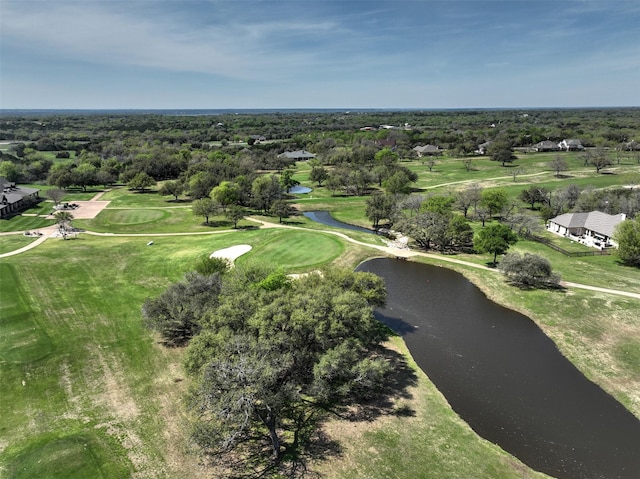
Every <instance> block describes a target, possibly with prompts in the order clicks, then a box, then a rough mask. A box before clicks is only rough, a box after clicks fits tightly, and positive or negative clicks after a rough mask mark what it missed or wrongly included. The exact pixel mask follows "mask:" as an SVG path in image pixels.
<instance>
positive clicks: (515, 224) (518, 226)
mask: <svg viewBox="0 0 640 479" xmlns="http://www.w3.org/2000/svg"><path fill="white" fill-rule="evenodd" d="M502 221H503V222H504V223H505V224H506V225H507V226H509V228H511V230H512V231H515V232H516V234H518V235H520V236H526V235H530V234H533V233H537V232H539V231H540V230H542V224H541V223H540V218H539V217H537V216H534V215H531V214H527V213H522V212H516V213H515V214H513V215H509V217H508V218H503V220H502Z"/></svg>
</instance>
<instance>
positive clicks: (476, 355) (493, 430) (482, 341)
mask: <svg viewBox="0 0 640 479" xmlns="http://www.w3.org/2000/svg"><path fill="white" fill-rule="evenodd" d="M358 270H359V271H370V272H373V273H375V274H377V275H379V276H381V277H382V278H384V280H385V282H386V285H387V293H388V297H387V307H386V308H384V309H380V310H378V311H377V313H376V314H377V317H378V318H379V319H380V320H381V321H383V322H384V323H385V324H387V325H388V326H389V327H391V328H392V329H393V330H394V331H396V332H398V333H399V334H401V335H402V336H403V339H404V341H405V342H406V344H407V346H408V348H409V350H410V351H411V355H412V356H413V358H414V359H415V361H416V363H417V364H418V365H419V366H420V368H421V369H422V370H424V371H425V373H426V374H427V375H428V376H429V378H430V379H431V380H432V381H433V383H434V384H435V385H436V387H437V388H438V389H439V390H440V391H441V392H442V393H443V394H444V396H445V397H446V398H447V400H448V401H449V403H450V404H451V406H452V408H453V409H454V410H455V411H456V412H457V413H458V414H459V415H460V416H461V417H462V418H463V419H464V420H465V421H466V422H467V423H468V424H469V425H470V426H471V427H472V428H473V429H474V430H475V431H476V432H477V433H478V434H479V435H481V436H482V437H484V438H486V439H488V440H490V441H492V442H494V443H497V444H498V445H500V446H501V447H502V448H503V449H505V450H506V451H508V452H510V453H511V454H513V455H514V456H516V457H518V458H519V459H520V460H522V461H523V462H524V463H526V464H527V465H529V466H530V467H532V468H533V469H536V470H539V471H542V472H544V473H546V474H549V475H551V476H554V477H557V478H561V479H565V478H567V479H596V478H597V479H613V478H625V479H626V478H628V479H638V478H640V421H638V419H636V418H635V416H633V415H632V414H631V413H630V412H628V411H627V410H626V409H625V408H624V407H623V406H622V405H621V404H620V403H618V402H617V401H616V400H615V399H614V398H612V397H611V396H610V395H608V394H607V393H605V392H604V391H603V390H602V389H601V388H600V387H598V386H597V385H596V384H594V383H592V382H590V381H589V380H587V379H586V378H585V377H584V376H583V375H582V373H580V372H579V371H578V370H577V369H576V368H575V367H574V366H573V365H572V364H571V362H569V361H568V360H567V359H565V358H564V357H563V356H562V355H561V354H560V352H559V351H558V349H557V348H556V346H555V344H554V343H553V341H551V340H550V339H549V338H548V337H547V336H546V335H545V334H544V333H543V332H542V331H541V330H540V329H539V328H538V327H537V326H536V324H535V323H534V322H533V321H531V320H530V319H529V318H527V317H526V316H523V315H521V314H519V313H517V312H514V311H512V310H509V309H506V308H504V307H502V306H500V305H498V304H496V303H493V302H492V301H490V300H489V299H488V298H487V297H486V296H485V295H484V294H483V293H482V292H481V291H480V290H479V289H478V288H477V287H476V286H474V285H473V284H472V283H471V282H470V281H468V280H467V279H466V278H465V277H464V276H462V275H461V274H459V273H457V272H455V271H451V270H448V269H445V268H439V267H435V266H429V265H424V264H420V263H414V262H410V261H401V260H394V259H375V260H371V261H367V262H365V263H363V264H362V265H360V266H359V267H358ZM576 314H578V313H576Z"/></svg>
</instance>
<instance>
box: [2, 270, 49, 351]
mask: <svg viewBox="0 0 640 479" xmlns="http://www.w3.org/2000/svg"><path fill="white" fill-rule="evenodd" d="M35 314H36V313H35V312H34V311H33V310H32V308H31V306H30V305H29V302H28V300H27V297H26V295H25V293H24V291H23V289H22V287H21V283H20V280H19V278H18V274H17V272H16V269H15V267H13V266H12V265H10V264H7V263H0V359H2V360H3V361H8V362H13V363H29V362H32V361H36V360H38V359H42V358H43V357H45V356H47V355H48V354H50V353H51V351H52V350H53V345H52V343H51V339H50V338H49V336H48V335H47V334H46V333H45V332H44V331H43V330H42V329H41V328H40V325H39V324H38V322H37V321H36V320H35V317H34V316H35Z"/></svg>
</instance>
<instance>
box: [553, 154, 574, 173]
mask: <svg viewBox="0 0 640 479" xmlns="http://www.w3.org/2000/svg"><path fill="white" fill-rule="evenodd" d="M549 167H550V168H551V169H552V170H553V171H555V172H556V176H557V177H560V172H561V171H567V170H568V169H569V165H567V162H566V161H565V159H564V158H562V157H561V156H560V155H556V156H555V158H554V159H553V160H551V162H549Z"/></svg>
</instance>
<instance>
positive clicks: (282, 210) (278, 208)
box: [269, 200, 295, 223]
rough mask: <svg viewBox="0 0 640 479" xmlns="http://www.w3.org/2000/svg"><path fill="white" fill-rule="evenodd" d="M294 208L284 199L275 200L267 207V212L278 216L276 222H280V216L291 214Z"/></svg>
mask: <svg viewBox="0 0 640 479" xmlns="http://www.w3.org/2000/svg"><path fill="white" fill-rule="evenodd" d="M294 211H295V208H294V207H293V206H291V205H290V204H289V203H288V202H287V201H286V200H275V201H274V202H273V203H272V204H271V207H270V208H269V213H271V214H272V215H273V216H277V217H278V222H279V223H282V218H288V217H289V216H291V215H292V214H293V212H294Z"/></svg>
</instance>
